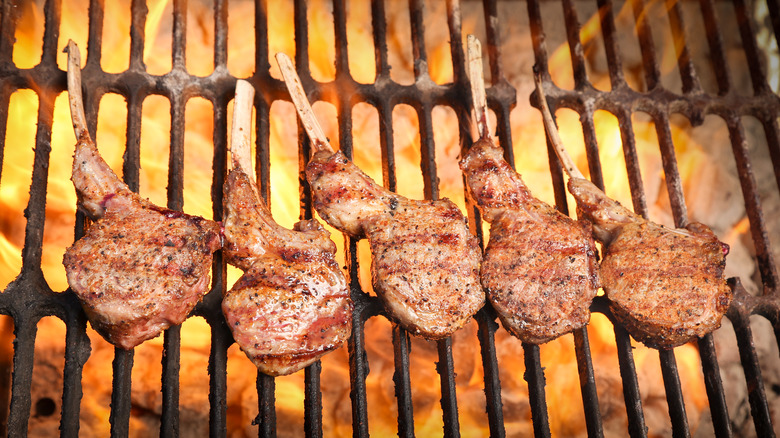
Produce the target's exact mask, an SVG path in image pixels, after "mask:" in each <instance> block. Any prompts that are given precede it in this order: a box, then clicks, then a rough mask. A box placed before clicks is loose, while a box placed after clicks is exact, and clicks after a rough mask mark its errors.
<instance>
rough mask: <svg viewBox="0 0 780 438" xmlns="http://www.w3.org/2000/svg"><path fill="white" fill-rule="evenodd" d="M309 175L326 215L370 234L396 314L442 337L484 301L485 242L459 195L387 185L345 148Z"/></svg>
mask: <svg viewBox="0 0 780 438" xmlns="http://www.w3.org/2000/svg"><path fill="white" fill-rule="evenodd" d="M306 175H307V178H308V180H309V183H310V185H311V187H312V191H313V195H314V196H313V198H314V208H315V209H316V210H317V212H318V213H319V214H320V216H321V217H322V218H323V219H325V220H326V221H327V222H328V223H329V224H331V225H332V226H334V227H336V228H337V229H339V230H341V231H343V232H345V233H347V234H349V235H350V236H353V237H363V236H365V237H367V238H368V240H369V244H370V245H371V253H372V256H373V259H372V268H371V272H372V279H373V285H374V290H375V291H376V292H377V295H378V296H379V298H380V299H381V300H382V302H383V303H384V305H385V307H386V309H387V310H388V313H389V316H390V318H392V319H394V320H395V321H397V322H398V323H399V324H400V325H401V326H403V327H404V328H405V329H407V330H409V331H410V332H411V333H414V334H418V335H420V336H423V337H426V338H429V339H441V338H444V337H447V336H450V335H451V334H452V333H454V332H455V330H457V329H459V328H460V327H462V326H463V325H464V324H465V323H466V322H467V321H468V319H469V318H471V316H472V315H473V314H474V313H476V312H477V311H478V310H479V308H480V307H481V306H482V305H483V303H484V300H485V293H484V291H483V290H482V288H481V286H480V284H479V264H480V260H481V254H480V249H479V246H478V242H477V240H476V238H475V237H474V236H473V235H472V234H471V233H470V232H469V229H468V224H467V222H466V220H465V217H464V216H463V214H462V213H461V212H460V210H459V209H458V208H457V206H456V205H455V204H454V203H452V202H451V201H449V200H447V199H442V200H437V201H417V200H411V199H407V198H405V197H402V196H400V195H397V194H395V193H392V192H390V191H388V190H385V189H384V188H382V187H381V186H378V185H377V184H376V183H375V182H374V181H372V180H371V179H370V178H369V177H368V176H367V175H366V174H365V173H363V172H362V171H361V170H360V169H358V168H357V166H355V165H354V163H352V162H351V161H349V160H348V159H347V158H346V157H344V155H343V154H342V153H341V152H336V153H329V152H327V151H320V152H317V153H316V154H314V156H313V157H312V159H311V161H310V162H309V165H308V167H307V169H306Z"/></svg>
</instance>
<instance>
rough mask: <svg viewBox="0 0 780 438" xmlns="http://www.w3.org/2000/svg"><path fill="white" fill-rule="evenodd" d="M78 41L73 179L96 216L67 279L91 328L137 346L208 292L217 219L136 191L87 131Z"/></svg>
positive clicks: (72, 68) (72, 66)
mask: <svg viewBox="0 0 780 438" xmlns="http://www.w3.org/2000/svg"><path fill="white" fill-rule="evenodd" d="M80 63H81V61H80V56H79V50H78V47H76V44H75V43H73V41H70V42H69V43H68V95H69V96H68V98H69V101H70V109H71V118H72V119H73V127H74V130H75V132H76V138H77V140H78V141H77V143H76V152H75V154H74V156H73V172H72V176H71V179H72V181H73V185H74V186H75V187H76V193H77V195H78V204H79V208H81V209H82V210H84V211H85V212H86V214H87V215H88V216H89V217H90V218H91V219H92V220H93V221H96V222H95V223H94V224H93V225H92V226H90V227H88V228H87V230H86V232H85V234H84V236H83V237H82V238H81V239H79V240H78V241H76V242H75V243H74V244H73V246H71V247H70V248H68V249H67V250H66V251H65V256H64V259H63V264H64V265H65V272H66V275H67V279H68V284H69V285H70V288H71V289H72V290H73V292H74V293H75V294H76V296H78V298H79V300H80V301H81V304H82V307H83V308H84V311H85V313H86V314H87V317H88V318H89V321H90V323H91V324H92V327H94V329H95V330H96V331H97V332H98V333H100V334H101V335H102V336H103V337H104V338H106V340H108V341H109V342H111V343H112V344H114V345H116V346H117V347H120V348H124V349H131V348H133V347H135V346H137V345H139V344H140V343H142V342H143V341H145V340H147V339H151V338H154V337H156V336H157V335H159V334H160V332H162V331H163V330H165V329H167V328H168V327H170V326H172V325H177V324H181V323H182V322H184V320H185V319H186V318H187V315H188V314H189V313H190V311H192V309H193V308H194V307H195V305H196V304H197V303H198V302H199V301H200V300H201V298H202V297H203V295H205V294H206V292H208V291H209V286H210V278H209V274H210V270H211V264H212V254H213V253H214V251H216V250H217V249H219V248H220V247H221V244H222V242H221V232H220V231H221V230H220V226H219V224H217V223H216V222H213V221H209V220H206V219H203V218H201V217H196V216H190V215H188V214H184V213H182V212H179V211H174V210H169V209H167V208H162V207H158V206H156V205H154V204H152V203H151V202H149V201H148V200H145V199H143V198H141V197H140V196H139V195H138V194H136V193H133V192H132V191H131V190H130V189H129V188H128V187H127V185H125V184H124V183H123V182H122V181H121V180H120V179H119V178H118V177H117V176H116V174H115V173H114V172H113V171H112V170H111V168H110V167H109V166H108V164H106V162H105V161H104V160H103V158H102V157H101V156H100V154H99V153H98V150H97V147H96V146H95V143H94V142H93V141H92V139H91V138H90V136H89V133H88V132H87V127H86V123H85V119H84V106H83V102H82V98H81V67H80Z"/></svg>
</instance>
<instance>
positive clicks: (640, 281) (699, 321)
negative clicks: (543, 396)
mask: <svg viewBox="0 0 780 438" xmlns="http://www.w3.org/2000/svg"><path fill="white" fill-rule="evenodd" d="M535 79H536V89H537V93H538V95H539V98H540V102H541V105H542V116H543V119H544V123H545V127H546V131H547V134H548V137H549V139H550V142H551V143H552V145H553V147H554V149H555V151H556V153H557V155H558V158H559V159H560V161H561V163H562V164H563V168H564V170H565V171H566V172H567V173H568V175H569V182H568V188H569V192H571V194H572V195H573V196H574V199H575V200H576V201H577V210H578V214H580V215H581V216H584V217H585V218H586V219H587V220H589V221H590V222H591V223H593V230H594V234H595V237H596V239H597V240H598V241H599V242H601V243H602V245H603V260H602V262H601V281H602V284H603V287H604V292H605V293H606V296H607V298H609V301H610V309H611V311H612V314H613V315H614V316H615V318H616V319H617V320H618V321H619V322H620V323H621V324H622V325H623V326H624V327H625V328H626V329H627V330H628V332H629V333H630V334H631V335H632V336H633V337H634V338H635V339H637V340H639V341H641V342H643V343H644V344H645V345H647V346H649V347H654V348H661V349H670V348H674V347H676V346H679V345H682V344H684V343H686V342H688V341H691V340H693V339H695V338H697V337H701V336H704V335H706V334H707V333H710V332H711V331H713V330H715V329H716V328H718V327H720V323H721V319H722V317H723V314H724V313H725V312H726V310H727V309H728V307H729V304H730V302H731V299H732V291H731V288H730V287H729V286H728V284H727V283H726V281H725V279H724V278H723V269H724V268H725V266H726V254H728V250H729V247H728V245H726V244H725V243H722V242H720V241H719V240H718V238H717V237H716V236H715V234H714V233H713V232H712V230H710V229H709V228H708V227H707V226H705V225H703V224H700V223H690V224H688V225H687V226H686V227H685V228H668V227H664V226H662V225H659V224H656V223H653V222H651V221H649V220H647V219H645V218H643V217H642V216H640V215H638V214H635V213H633V212H631V211H629V210H628V209H627V208H625V207H623V206H622V205H620V204H619V203H618V202H617V201H614V200H612V199H610V198H609V197H607V195H606V194H605V193H604V192H603V191H601V190H600V189H599V188H598V187H596V186H595V185H594V184H593V183H592V182H590V181H588V180H587V179H585V178H584V177H583V176H582V174H581V173H580V172H579V171H578V170H577V168H576V166H575V165H574V162H573V161H572V160H571V158H570V157H569V156H568V154H567V153H566V150H565V149H564V147H563V144H562V142H561V140H560V138H559V136H558V131H557V129H556V127H555V123H554V122H553V120H552V115H551V114H550V109H549V107H548V106H547V101H546V98H545V96H544V90H543V86H542V82H541V78H540V76H539V74H538V73H537V74H535Z"/></svg>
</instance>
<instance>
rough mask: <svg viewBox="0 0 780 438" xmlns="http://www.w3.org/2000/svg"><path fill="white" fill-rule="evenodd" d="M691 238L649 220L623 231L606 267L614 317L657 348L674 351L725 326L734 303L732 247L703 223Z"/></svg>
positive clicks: (693, 228) (608, 254) (606, 285)
mask: <svg viewBox="0 0 780 438" xmlns="http://www.w3.org/2000/svg"><path fill="white" fill-rule="evenodd" d="M688 230H689V231H690V232H691V233H690V234H689V235H685V234H681V233H676V232H673V231H670V230H668V229H664V228H662V227H660V226H657V225H654V224H650V223H647V222H640V223H635V224H630V225H626V226H624V227H622V229H621V230H620V233H619V234H618V235H617V236H616V237H615V239H614V240H613V241H612V243H611V244H610V245H609V246H608V247H607V249H606V251H605V255H604V260H603V262H602V264H601V275H602V278H603V281H604V289H605V291H606V293H607V296H608V298H609V299H610V301H611V304H610V307H611V309H612V313H613V314H614V315H615V317H616V318H617V319H618V321H620V323H621V324H623V325H624V326H625V327H626V329H627V330H628V331H629V333H631V335H632V336H633V337H634V338H635V339H637V340H639V341H641V342H643V343H644V344H646V345H648V346H650V347H654V348H663V349H668V348H674V347H676V346H679V345H682V344H684V343H686V342H688V341H691V340H693V339H695V338H697V337H701V336H704V335H705V334H707V333H710V332H711V331H713V330H715V329H716V328H718V327H720V323H721V318H722V316H723V314H724V313H725V312H726V310H727V309H728V306H729V304H730V302H731V299H732V291H731V288H729V286H728V285H727V283H726V281H725V280H724V279H723V269H724V268H725V264H726V252H727V251H728V250H727V247H726V246H724V244H722V243H721V242H719V241H718V239H717V238H716V237H715V235H714V234H713V233H712V232H711V231H710V230H709V229H708V228H706V227H704V226H703V225H701V224H692V225H690V226H689V227H688Z"/></svg>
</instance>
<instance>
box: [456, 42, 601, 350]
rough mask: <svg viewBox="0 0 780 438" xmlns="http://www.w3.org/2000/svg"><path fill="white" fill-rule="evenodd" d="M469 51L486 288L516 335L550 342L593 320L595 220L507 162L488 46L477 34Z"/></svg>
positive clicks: (473, 190) (471, 161) (472, 170)
mask: <svg viewBox="0 0 780 438" xmlns="http://www.w3.org/2000/svg"><path fill="white" fill-rule="evenodd" d="M468 54H469V67H470V77H471V84H472V96H473V99H474V110H475V115H476V120H477V128H478V131H479V136H480V137H479V140H477V142H475V143H474V144H473V145H472V146H471V148H470V149H469V151H468V153H467V154H466V156H465V157H464V158H463V159H462V160H461V162H460V166H461V169H462V170H463V172H464V174H465V176H466V184H467V186H468V189H469V194H470V195H471V197H472V199H474V201H475V202H476V204H477V205H478V206H479V209H480V211H481V213H482V217H483V218H484V219H485V220H486V221H488V222H490V224H491V227H490V241H489V243H488V245H487V248H485V253H484V256H483V260H482V271H481V278H482V286H483V287H484V288H485V290H486V292H487V297H488V299H489V300H490V302H491V304H492V305H493V307H494V308H495V309H496V312H497V313H498V316H499V318H500V319H501V322H502V323H503V325H504V327H505V328H506V329H507V330H508V331H509V332H510V333H512V334H513V335H515V336H517V337H518V338H520V339H521V340H522V341H524V342H529V343H533V344H540V343H544V342H547V341H550V340H552V339H555V338H557V337H558V336H561V335H563V334H566V333H569V332H571V331H573V330H576V329H578V328H581V327H583V326H584V325H585V324H587V323H588V321H589V320H590V304H591V302H592V301H593V297H595V296H596V292H597V290H598V287H599V284H598V282H599V281H598V261H597V260H596V254H597V252H596V244H595V242H594V240H593V237H592V231H591V226H590V223H588V222H586V221H580V222H576V221H574V220H572V219H571V218H569V217H568V216H566V215H564V214H562V213H560V212H559V211H557V210H556V209H554V208H553V207H551V206H549V205H547V204H545V203H544V202H542V201H540V200H538V199H536V198H535V197H534V196H533V195H532V194H531V192H530V190H529V189H528V187H527V186H526V185H525V184H524V183H523V180H522V178H521V177H520V175H519V174H518V173H517V172H515V171H514V170H513V169H512V168H511V167H510V165H509V163H507V162H506V161H505V160H504V158H503V150H502V149H501V148H500V147H498V146H496V145H495V144H494V143H493V141H492V139H491V138H490V134H489V132H488V126H487V117H488V111H487V104H486V102H485V88H484V82H483V79H482V56H481V48H480V45H479V41H478V40H477V39H476V38H475V37H474V36H473V35H469V36H468Z"/></svg>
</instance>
